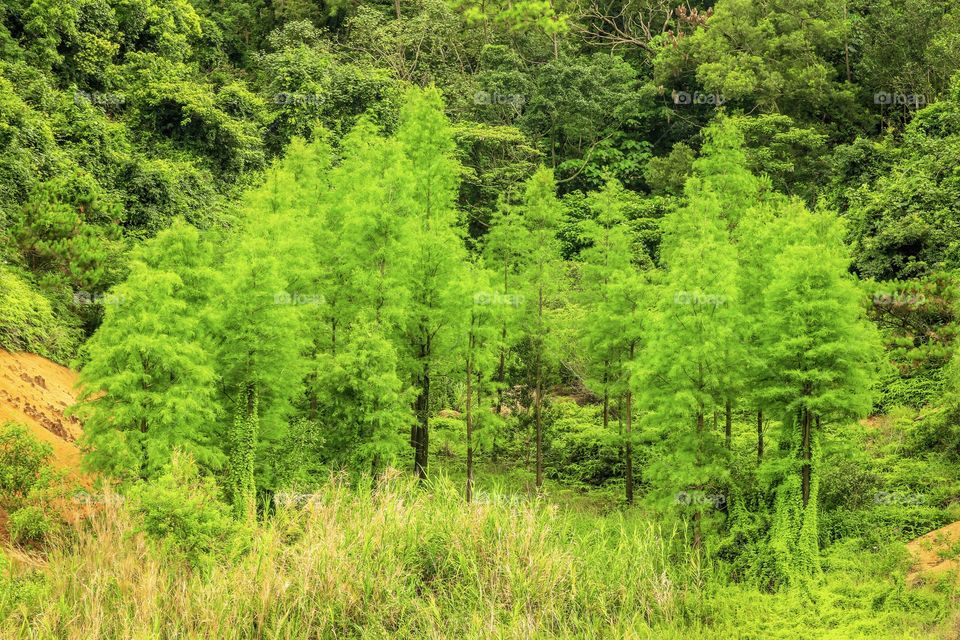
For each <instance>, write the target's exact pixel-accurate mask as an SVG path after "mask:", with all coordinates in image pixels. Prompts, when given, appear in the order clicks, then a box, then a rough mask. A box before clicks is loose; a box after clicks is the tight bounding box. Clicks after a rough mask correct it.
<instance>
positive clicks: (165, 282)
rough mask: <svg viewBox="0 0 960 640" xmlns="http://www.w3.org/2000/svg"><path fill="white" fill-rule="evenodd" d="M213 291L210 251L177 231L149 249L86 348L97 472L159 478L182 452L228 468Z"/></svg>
mask: <svg viewBox="0 0 960 640" xmlns="http://www.w3.org/2000/svg"><path fill="white" fill-rule="evenodd" d="M212 283H213V276H212V271H211V249H210V247H209V246H208V245H207V244H206V243H205V242H204V241H203V240H202V239H201V238H200V234H199V232H198V231H197V230H196V229H195V228H193V227H192V226H190V225H189V224H187V223H184V222H177V223H175V224H174V225H173V226H172V227H171V228H170V229H168V230H167V231H164V232H163V233H161V234H160V235H158V236H157V237H156V238H155V239H154V240H152V241H150V242H148V243H146V244H145V245H143V247H142V248H141V249H140V250H139V251H138V252H137V253H136V254H135V257H134V260H133V261H132V262H131V265H130V275H129V276H128V278H127V280H126V281H125V282H123V283H121V284H119V285H117V286H116V287H114V288H113V289H112V290H111V291H110V292H109V294H107V296H105V298H104V308H105V311H106V312H105V316H104V320H103V324H102V325H101V326H100V328H99V329H98V330H97V332H96V333H95V334H94V335H93V337H91V339H90V340H89V341H88V342H87V344H86V345H85V347H84V352H85V362H84V364H83V366H82V368H81V370H80V383H81V385H82V391H81V394H80V405H79V406H78V407H77V413H78V415H79V416H80V417H81V418H82V419H83V420H84V447H85V449H86V451H87V456H86V460H85V461H86V464H87V465H88V466H89V468H91V469H92V470H97V471H104V472H107V473H110V474H111V475H114V476H117V477H120V478H137V477H139V478H148V477H152V476H153V475H155V474H156V473H158V472H159V471H160V470H161V469H162V467H163V465H165V464H167V463H169V461H170V455H171V453H172V451H173V448H174V447H175V446H179V447H181V448H183V449H184V450H186V451H188V452H190V453H191V454H192V455H193V456H194V457H195V458H196V459H197V461H198V462H199V463H201V464H202V465H204V466H205V467H207V468H217V467H219V466H220V465H221V463H222V461H223V450H222V445H221V444H220V442H221V441H222V440H221V439H220V437H219V436H220V434H219V433H218V432H217V430H216V424H217V422H216V419H217V414H218V404H217V397H216V384H215V383H216V373H215V367H214V362H213V359H212V357H211V353H210V350H209V348H208V344H209V336H208V335H207V334H206V333H205V330H206V326H205V323H204V322H203V317H204V316H203V314H204V308H205V305H206V303H207V299H208V297H209V296H210V295H211V292H212Z"/></svg>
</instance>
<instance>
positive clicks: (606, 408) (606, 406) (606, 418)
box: [603, 361, 610, 432]
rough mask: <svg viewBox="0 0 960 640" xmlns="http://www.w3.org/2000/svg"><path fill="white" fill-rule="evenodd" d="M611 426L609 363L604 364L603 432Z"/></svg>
mask: <svg viewBox="0 0 960 640" xmlns="http://www.w3.org/2000/svg"><path fill="white" fill-rule="evenodd" d="M609 425H610V390H609V389H608V388H607V362H606V361H604V363H603V431H604V432H606V431H607V427H608V426H609Z"/></svg>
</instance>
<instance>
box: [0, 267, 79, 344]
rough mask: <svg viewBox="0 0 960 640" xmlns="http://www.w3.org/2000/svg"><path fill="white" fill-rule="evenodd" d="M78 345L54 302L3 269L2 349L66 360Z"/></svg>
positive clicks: (0, 305)
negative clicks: (54, 309)
mask: <svg viewBox="0 0 960 640" xmlns="http://www.w3.org/2000/svg"><path fill="white" fill-rule="evenodd" d="M75 345H76V336H75V335H74V333H73V332H71V331H70V330H69V329H67V328H66V327H65V326H63V324H62V323H60V322H59V321H58V320H57V318H56V317H55V316H54V313H53V309H52V307H51V305H50V301H49V300H47V299H46V298H44V297H43V296H42V295H40V294H39V293H37V292H36V291H34V290H33V289H31V288H30V286H29V285H28V284H27V283H26V282H24V281H23V280H22V279H20V278H19V277H18V276H17V275H15V274H14V273H12V272H11V271H9V270H7V269H4V268H3V267H0V347H3V348H4V349H7V350H8V351H30V352H32V353H38V354H40V355H42V356H45V357H48V358H53V359H55V360H62V359H64V358H65V357H68V356H69V355H70V354H71V353H72V352H73V350H74V347H75Z"/></svg>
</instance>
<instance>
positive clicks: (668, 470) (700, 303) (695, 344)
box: [633, 177, 740, 548]
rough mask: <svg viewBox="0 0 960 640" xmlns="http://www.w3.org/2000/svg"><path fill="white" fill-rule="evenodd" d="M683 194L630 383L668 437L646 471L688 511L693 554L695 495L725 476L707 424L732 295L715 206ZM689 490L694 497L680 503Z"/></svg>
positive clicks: (735, 315)
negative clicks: (640, 350) (687, 507)
mask: <svg viewBox="0 0 960 640" xmlns="http://www.w3.org/2000/svg"><path fill="white" fill-rule="evenodd" d="M686 196H687V201H688V202H687V205H686V206H685V207H683V208H682V209H679V210H678V211H676V212H674V213H672V214H670V215H669V216H667V218H666V219H665V220H664V226H665V229H664V240H663V245H662V258H663V265H664V273H663V274H662V279H661V282H660V283H659V286H658V293H657V302H656V307H655V312H654V315H653V318H651V321H650V324H649V330H648V332H647V335H646V337H645V342H646V344H645V345H644V349H643V353H642V355H641V357H640V363H642V366H640V365H638V367H637V371H636V375H635V376H634V378H633V384H634V386H635V388H636V389H637V391H638V392H639V394H640V396H641V399H642V404H643V408H644V409H645V410H646V413H647V415H646V416H645V419H646V420H647V422H648V423H649V424H650V425H651V426H652V427H653V428H655V429H657V430H658V431H660V432H661V433H662V434H663V437H664V438H665V440H666V445H665V449H664V452H663V455H662V456H661V457H660V458H659V459H658V460H657V461H656V462H655V463H654V464H653V465H652V466H651V469H650V476H651V479H652V480H653V482H654V485H655V487H656V491H655V493H656V494H659V495H660V496H661V497H663V498H667V500H668V501H672V502H673V503H674V504H678V503H679V504H681V505H686V506H689V508H690V510H691V511H692V522H693V529H694V532H693V546H694V547H695V548H699V547H700V546H701V544H702V539H703V534H702V523H701V521H702V519H703V512H704V503H705V500H703V499H701V498H702V497H704V496H703V492H704V491H706V490H707V489H709V488H711V487H717V486H718V485H721V484H722V483H724V482H725V480H726V476H727V474H728V472H729V469H728V468H727V466H726V465H725V464H724V461H725V459H726V455H725V454H724V453H723V450H722V445H721V443H720V442H719V441H718V438H717V436H716V434H714V433H713V432H712V431H711V430H709V429H708V428H707V425H706V418H707V416H708V415H709V414H710V413H712V412H714V411H716V410H717V409H718V408H719V407H723V406H725V403H726V401H727V399H728V393H729V389H728V385H729V379H728V374H729V369H730V367H731V366H734V365H735V363H736V355H735V353H734V352H733V349H734V345H735V343H736V338H737V325H738V323H739V322H740V314H739V308H738V307H739V300H740V296H739V292H738V290H737V282H736V270H737V256H736V249H735V247H734V246H733V245H732V243H731V242H730V236H729V232H728V227H727V224H726V221H725V220H724V218H723V210H722V199H721V198H720V197H719V195H718V194H716V193H714V192H713V191H712V190H711V189H710V188H709V187H708V186H707V185H705V184H704V182H703V181H702V180H701V179H700V178H697V177H694V178H691V179H690V180H688V181H687V186H686ZM687 492H693V495H694V496H695V497H696V498H697V499H696V500H692V501H685V500H682V498H683V497H684V496H687V495H688V494H687ZM688 502H689V504H688Z"/></svg>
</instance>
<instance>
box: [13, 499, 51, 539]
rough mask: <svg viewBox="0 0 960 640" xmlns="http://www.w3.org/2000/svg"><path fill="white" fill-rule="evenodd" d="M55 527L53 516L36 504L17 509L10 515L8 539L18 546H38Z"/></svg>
mask: <svg viewBox="0 0 960 640" xmlns="http://www.w3.org/2000/svg"><path fill="white" fill-rule="evenodd" d="M55 528H56V524H55V523H54V520H53V518H52V517H51V516H50V515H49V514H48V513H46V512H45V511H44V509H42V508H40V507H37V506H33V505H31V506H28V507H24V508H22V509H17V510H16V511H14V512H13V514H11V516H10V539H11V540H12V541H13V543H14V544H16V545H19V546H23V547H36V546H39V545H41V544H42V543H43V542H44V541H46V540H47V538H48V536H49V535H50V534H51V533H52V532H53V531H54V529H55Z"/></svg>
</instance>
